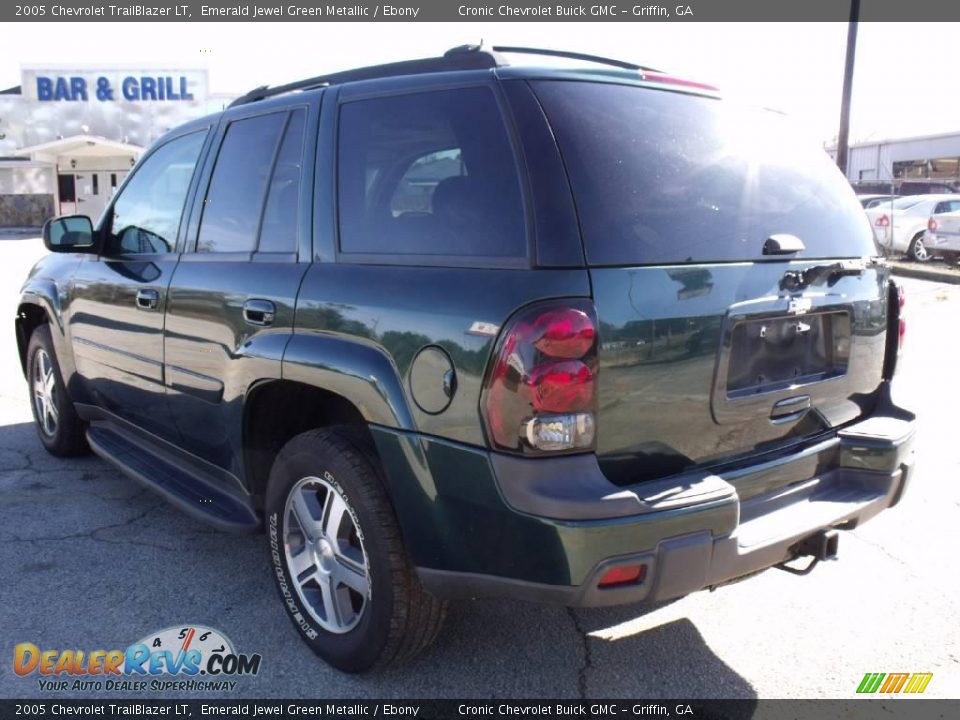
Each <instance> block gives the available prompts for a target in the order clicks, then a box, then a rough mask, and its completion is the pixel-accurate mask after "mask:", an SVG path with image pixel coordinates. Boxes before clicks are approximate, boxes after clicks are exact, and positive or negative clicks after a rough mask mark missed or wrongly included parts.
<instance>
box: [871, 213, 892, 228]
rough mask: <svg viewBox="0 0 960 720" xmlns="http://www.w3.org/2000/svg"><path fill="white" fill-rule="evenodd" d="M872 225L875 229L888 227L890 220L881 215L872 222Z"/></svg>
mask: <svg viewBox="0 0 960 720" xmlns="http://www.w3.org/2000/svg"><path fill="white" fill-rule="evenodd" d="M873 224H874V225H876V226H877V227H890V218H888V217H887V216H886V215H881V216H880V217H878V218H877V219H876V220H874V221H873Z"/></svg>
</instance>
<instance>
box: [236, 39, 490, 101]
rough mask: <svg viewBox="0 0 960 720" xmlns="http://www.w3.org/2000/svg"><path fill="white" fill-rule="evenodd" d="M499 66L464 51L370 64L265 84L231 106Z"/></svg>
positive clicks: (482, 55)
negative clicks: (342, 85) (392, 79)
mask: <svg viewBox="0 0 960 720" xmlns="http://www.w3.org/2000/svg"><path fill="white" fill-rule="evenodd" d="M499 64H502V63H498V62H497V58H496V57H495V56H494V55H493V54H492V53H489V52H470V53H466V52H464V53H455V54H452V55H451V54H449V53H448V54H446V55H444V56H443V57H432V58H423V59H421V60H403V61H401V62H395V63H388V64H386V65H371V66H369V67H362V68H357V69H355V70H344V71H342V72H336V73H331V74H330V75H319V76H317V77H313V78H307V79H306V80H297V81H296V82H292V83H287V84H286V85H277V86H276V87H268V86H266V85H264V86H262V87H258V88H255V89H253V90H251V91H250V92H248V93H247V94H246V95H243V96H241V97H238V98H237V99H236V100H234V101H233V102H232V103H230V107H235V106H237V105H246V104H247V103H252V102H256V101H257V100H264V99H266V98H269V97H274V96H275V95H283V94H284V93H288V92H293V91H295V90H313V89H316V88H321V87H326V86H328V85H339V84H340V83H345V82H353V81H355V80H373V79H375V78H385V77H396V76H399V75H422V74H424V73H432V72H453V71H457V70H487V69H490V68H495V67H497V66H498V65H499Z"/></svg>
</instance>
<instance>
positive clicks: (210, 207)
mask: <svg viewBox="0 0 960 720" xmlns="http://www.w3.org/2000/svg"><path fill="white" fill-rule="evenodd" d="M286 120H287V113H282V112H281V113H272V114H270V115H258V116H256V117H252V118H245V119H243V120H234V121H233V122H232V123H230V126H229V127H228V128H227V132H226V135H224V138H223V142H222V143H221V145H220V152H219V154H218V155H217V163H216V165H215V166H214V168H213V176H212V177H211V178H210V187H209V189H208V190H207V198H206V201H205V203H204V207H203V217H202V218H201V220H200V235H199V238H198V240H197V252H252V251H253V250H254V249H255V248H256V244H257V231H258V229H259V224H260V211H261V210H262V209H263V200H264V195H265V193H266V190H267V183H268V181H269V180H270V171H271V168H272V166H273V158H274V155H275V153H276V151H277V143H278V141H279V139H280V133H281V132H283V127H284V125H285V124H286Z"/></svg>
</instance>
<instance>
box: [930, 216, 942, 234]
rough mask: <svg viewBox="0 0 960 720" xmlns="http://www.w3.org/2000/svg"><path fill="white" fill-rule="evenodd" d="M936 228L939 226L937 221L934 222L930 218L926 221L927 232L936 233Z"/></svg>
mask: <svg viewBox="0 0 960 720" xmlns="http://www.w3.org/2000/svg"><path fill="white" fill-rule="evenodd" d="M938 227H940V226H939V225H938V224H937V221H936V220H934V219H933V218H930V219H929V220H927V230H929V231H930V232H936V231H937V228H938Z"/></svg>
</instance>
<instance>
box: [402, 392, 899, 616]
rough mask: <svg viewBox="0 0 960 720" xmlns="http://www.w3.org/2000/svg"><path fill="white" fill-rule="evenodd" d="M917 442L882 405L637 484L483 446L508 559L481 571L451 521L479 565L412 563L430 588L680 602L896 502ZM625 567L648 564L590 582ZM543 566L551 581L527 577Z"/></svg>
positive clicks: (453, 592)
mask: <svg viewBox="0 0 960 720" xmlns="http://www.w3.org/2000/svg"><path fill="white" fill-rule="evenodd" d="M913 437H914V416H913V415H912V414H911V413H909V412H907V411H905V410H902V409H900V408H897V407H895V406H893V405H892V404H890V403H889V402H888V403H885V404H884V407H883V409H882V410H879V411H878V412H877V413H876V414H875V415H874V416H873V417H870V418H869V419H867V420H864V421H862V422H860V423H858V424H856V425H854V426H852V427H848V428H847V429H845V430H843V431H841V432H840V433H838V434H837V435H836V436H835V437H832V438H830V439H828V440H825V441H823V442H821V443H818V444H816V445H814V446H812V447H808V448H806V449H804V450H803V451H801V452H797V453H793V454H791V455H787V456H783V457H778V458H776V459H774V460H770V461H768V462H764V463H761V464H757V465H754V466H750V467H747V468H741V469H738V470H737V471H735V472H731V473H727V474H724V475H723V476H720V475H706V474H704V473H700V474H699V475H690V476H687V477H681V478H676V477H675V478H671V479H668V480H666V481H660V482H655V483H644V484H642V485H637V486H633V487H616V486H613V485H611V484H610V483H609V482H608V481H607V480H606V479H605V478H604V477H603V475H602V473H600V472H599V467H598V466H597V464H596V459H595V458H593V456H576V457H569V458H562V459H557V460H549V461H543V460H524V459H519V458H509V457H505V456H501V455H491V456H490V467H491V469H492V470H493V474H494V476H495V480H496V484H497V486H498V488H499V493H500V496H501V498H502V499H503V501H504V504H505V507H504V508H503V511H502V512H503V513H508V514H510V515H511V516H513V517H512V520H509V521H508V520H505V519H504V518H503V517H500V518H494V517H492V516H491V517H490V518H488V519H487V520H486V521H484V522H485V523H489V522H493V523H494V525H495V526H494V527H493V528H492V530H493V531H494V532H495V533H496V537H495V538H493V537H491V539H490V540H491V541H490V542H489V543H488V545H489V547H488V548H487V549H488V550H489V552H491V553H493V552H502V551H503V549H504V548H509V552H511V553H512V554H513V557H512V562H508V563H506V565H504V564H503V563H502V562H500V563H497V564H496V568H495V571H494V572H485V571H484V566H485V564H486V562H487V561H486V560H485V559H484V558H483V548H482V547H477V546H476V545H474V544H473V543H472V540H471V539H470V538H465V537H464V535H463V534H462V531H461V530H460V529H451V532H448V533H447V537H446V538H445V540H446V541H447V542H450V543H459V542H467V543H468V544H470V545H471V547H472V554H473V558H474V562H472V563H470V567H467V568H464V567H450V566H449V565H448V566H447V567H443V564H442V563H435V564H434V565H433V566H432V567H431V566H428V565H426V564H424V563H421V562H418V563H417V564H418V566H419V567H418V572H419V575H420V578H421V581H422V582H423V584H424V586H425V587H426V588H427V589H428V590H430V591H431V592H433V593H435V594H438V595H441V596H443V597H451V598H469V597H481V596H509V597H516V598H522V599H529V600H535V601H541V602H553V603H560V604H564V605H571V606H600V605H616V604H623V603H632V602H638V601H648V602H657V601H663V600H667V599H670V598H675V597H679V596H682V595H686V594H688V593H691V592H695V591H697V590H700V589H703V588H709V587H714V586H717V585H721V584H724V583H727V582H730V581H732V580H735V579H738V578H741V577H744V576H746V575H750V574H752V573H755V572H758V571H761V570H764V569H766V568H769V567H771V566H774V565H778V564H780V563H783V562H786V561H789V560H791V559H793V558H795V557H797V556H798V555H800V554H802V551H801V549H800V546H801V544H803V543H804V541H805V540H807V539H808V538H811V537H812V536H814V535H817V534H819V533H822V532H823V531H825V530H829V529H834V528H835V529H842V530H845V529H853V528H854V527H856V526H857V525H859V524H860V523H862V522H865V521H866V520H869V519H870V518H872V517H873V516H874V515H876V514H877V513H879V512H880V511H882V510H884V509H885V508H888V507H892V506H894V505H896V504H897V503H898V502H899V501H900V499H901V498H902V496H903V493H904V491H905V490H906V487H907V484H908V482H909V479H910V475H911V469H912V466H913V450H912V445H913ZM521 521H525V522H529V523H534V524H535V525H536V526H537V527H539V528H541V529H544V530H547V532H546V533H544V534H541V537H542V538H543V540H542V541H541V542H534V541H533V540H532V539H531V537H530V536H528V537H524V536H523V533H521V536H520V537H514V538H511V537H510V536H509V535H507V536H504V533H510V532H511V529H510V528H511V527H513V526H515V527H518V528H519V527H522V523H521ZM482 532H483V531H481V534H482ZM472 534H473V533H471V535H472ZM621 565H625V566H636V565H643V566H645V570H644V574H643V576H642V579H640V580H639V581H637V582H635V583H632V584H629V585H618V586H615V587H606V588H601V587H599V581H600V578H601V577H603V575H604V574H605V573H606V572H607V571H608V570H610V569H611V568H613V567H617V566H621ZM525 569H526V570H525ZM533 569H535V572H534V571H533ZM544 574H545V575H547V576H548V577H549V578H550V581H548V582H542V581H540V580H539V579H538V578H537V577H536V576H537V575H540V576H543V575H544ZM558 578H559V579H563V580H565V581H564V582H556V581H554V580H555V579H558Z"/></svg>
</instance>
